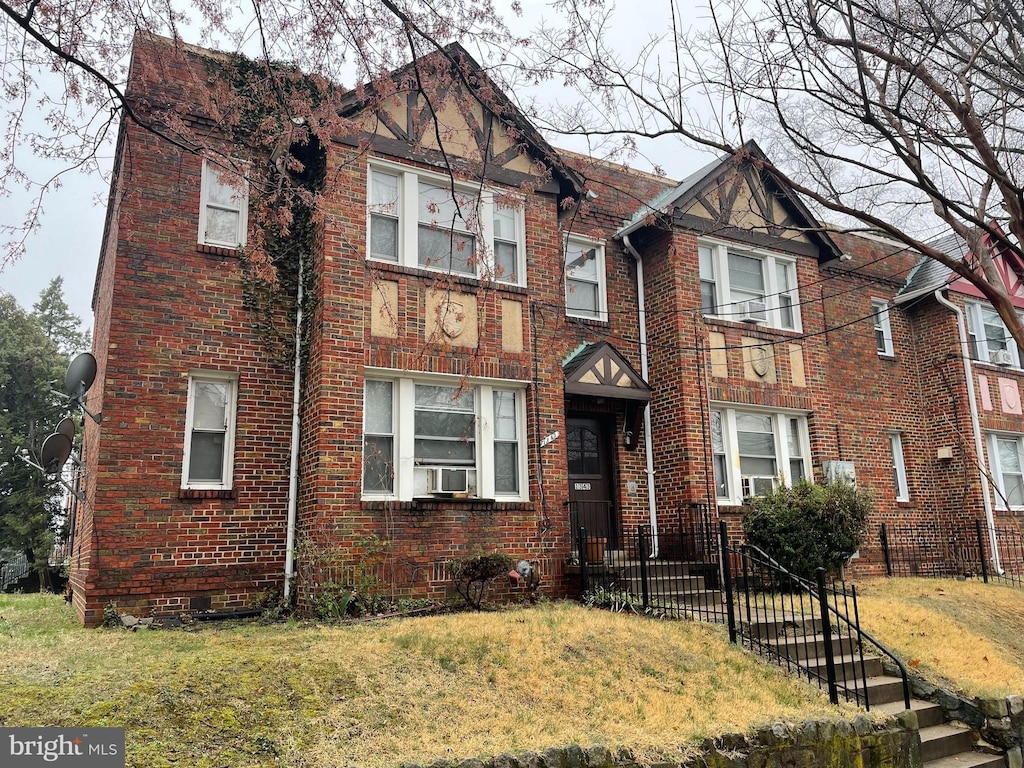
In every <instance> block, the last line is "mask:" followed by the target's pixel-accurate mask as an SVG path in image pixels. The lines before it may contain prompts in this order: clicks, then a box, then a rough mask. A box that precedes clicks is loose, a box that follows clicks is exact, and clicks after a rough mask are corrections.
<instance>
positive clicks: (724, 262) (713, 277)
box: [697, 238, 803, 333]
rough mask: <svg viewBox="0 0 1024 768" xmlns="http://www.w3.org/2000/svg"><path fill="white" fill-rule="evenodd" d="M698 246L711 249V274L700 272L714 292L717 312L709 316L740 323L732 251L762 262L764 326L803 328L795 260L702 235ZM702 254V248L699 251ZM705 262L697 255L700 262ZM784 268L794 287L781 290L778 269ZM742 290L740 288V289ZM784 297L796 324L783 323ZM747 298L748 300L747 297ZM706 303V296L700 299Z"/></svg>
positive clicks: (740, 314)
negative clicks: (733, 285) (731, 277)
mask: <svg viewBox="0 0 1024 768" xmlns="http://www.w3.org/2000/svg"><path fill="white" fill-rule="evenodd" d="M697 246H698V249H699V248H709V249H710V250H711V259H710V261H709V262H708V263H709V264H710V266H711V268H712V274H710V275H708V274H704V273H703V272H702V273H701V275H700V279H701V281H702V282H703V283H706V284H709V285H713V287H714V293H715V311H714V312H705V314H706V316H707V317H713V318H717V319H720V320H730V321H733V322H739V321H740V317H741V316H742V315H743V312H742V310H741V309H740V307H739V306H738V304H737V303H736V301H735V300H734V299H733V297H732V294H733V293H734V291H732V290H731V288H730V284H729V254H735V255H736V256H746V257H748V258H752V259H757V260H758V261H760V262H762V270H761V275H762V277H763V279H764V297H763V300H764V303H765V307H766V322H765V323H764V324H763V325H764V326H765V327H768V328H774V329H777V330H782V331H793V332H797V333H799V332H800V331H801V330H802V327H803V326H802V322H801V317H800V286H799V280H798V278H797V268H796V266H797V264H796V259H794V258H792V257H789V256H784V255H782V254H778V253H774V252H773V251H766V250H763V249H759V248H750V247H747V246H740V245H737V244H735V243H727V242H724V241H720V240H712V239H706V238H701V239H700V240H699V241H698V243H697ZM698 254H699V251H698ZM701 261H706V260H702V259H699V258H698V262H701ZM780 267H781V268H783V269H784V270H785V271H786V272H787V273H788V275H789V278H790V280H791V281H792V285H793V287H792V288H791V289H789V290H788V291H783V290H781V286H780V285H779V280H778V269H779V268H780ZM739 290H740V289H737V291H739ZM782 296H786V297H787V298H788V300H789V305H788V308H789V309H791V310H792V312H793V324H792V326H791V327H789V326H786V325H784V324H783V320H782V318H783V306H782V298H781V297H782ZM744 301H745V300H744ZM701 303H702V304H703V303H704V301H703V297H702V300H701Z"/></svg>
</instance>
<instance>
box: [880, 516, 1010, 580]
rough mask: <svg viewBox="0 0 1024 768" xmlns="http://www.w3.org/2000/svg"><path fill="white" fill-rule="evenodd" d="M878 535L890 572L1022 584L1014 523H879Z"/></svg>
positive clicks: (974, 521) (973, 521)
mask: <svg viewBox="0 0 1024 768" xmlns="http://www.w3.org/2000/svg"><path fill="white" fill-rule="evenodd" d="M878 539H879V544H880V545H881V548H882V555H883V557H884V558H885V572H886V574H887V575H888V576H922V577H938V578H951V577H953V578H955V577H964V578H975V577H980V578H981V579H982V580H983V581H984V582H985V583H986V584H987V583H988V582H989V581H990V580H992V581H997V582H1000V583H1003V584H1009V585H1013V586H1018V587H1024V532H1022V531H1021V529H1020V528H1019V527H1016V526H1010V525H993V526H991V527H990V526H987V525H986V524H985V523H984V522H982V521H981V520H972V521H967V522H963V523H945V524H943V523H938V522H935V521H929V522H924V523H916V524H908V523H900V524H895V523H882V525H881V527H880V528H879V531H878ZM993 540H994V541H995V547H996V551H995V552H993V549H992V543H993ZM997 555H998V556H997Z"/></svg>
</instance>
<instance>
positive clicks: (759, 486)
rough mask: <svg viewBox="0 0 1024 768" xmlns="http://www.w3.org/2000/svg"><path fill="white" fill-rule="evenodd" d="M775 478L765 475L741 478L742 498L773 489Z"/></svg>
mask: <svg viewBox="0 0 1024 768" xmlns="http://www.w3.org/2000/svg"><path fill="white" fill-rule="evenodd" d="M775 480H776V479H775V478H774V477H767V476H751V477H744V478H743V498H745V499H746V498H750V497H751V496H764V495H766V494H769V493H771V492H772V491H774V490H775Z"/></svg>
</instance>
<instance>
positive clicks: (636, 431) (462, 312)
mask: <svg viewBox="0 0 1024 768" xmlns="http://www.w3.org/2000/svg"><path fill="white" fill-rule="evenodd" d="M232 61H237V59H232V58H230V57H224V56H221V55H218V54H214V53H212V52H208V51H202V50H200V49H195V48H185V47H181V46H177V47H176V46H172V45H171V44H170V43H169V42H168V41H163V40H160V39H155V38H153V39H151V38H144V39H140V40H139V41H138V43H137V46H136V51H135V56H134V58H133V63H132V69H131V74H130V78H129V86H128V89H129V90H128V93H129V97H130V98H131V99H132V100H133V104H136V105H138V106H139V108H145V109H150V110H154V111H156V110H167V112H168V113H173V115H174V116H175V119H176V120H180V121H182V122H183V123H184V124H187V125H188V126H190V128H191V129H192V130H195V131H200V132H207V133H209V134H210V135H211V136H213V137H215V138H216V139H217V140H218V141H220V142H221V143H222V148H223V151H224V153H225V155H228V156H231V155H235V156H238V157H239V158H240V159H241V160H242V161H244V162H247V163H257V162H265V161H266V158H262V156H261V155H260V154H259V152H257V151H255V150H254V148H253V147H252V146H249V145H247V144H246V143H245V141H244V140H243V141H240V140H239V139H238V138H237V136H236V138H234V139H232V138H231V137H230V136H229V135H227V134H222V133H217V131H218V128H217V124H216V122H215V121H214V120H213V119H212V114H213V112H214V111H215V105H214V104H213V103H212V102H211V99H210V98H209V95H208V92H209V91H215V90H216V89H217V88H219V87H220V83H219V81H218V78H222V77H223V72H224V67H225V66H226V62H228V63H230V62H232ZM421 67H427V68H429V67H433V69H432V70H429V71H430V73H431V75H432V78H431V79H432V81H433V82H435V83H440V86H439V87H438V88H437V90H436V94H435V95H437V94H440V96H439V97H438V98H437V99H435V100H434V101H432V102H430V103H429V104H428V103H427V101H426V100H425V98H424V96H423V94H420V93H418V92H417V91H416V90H415V89H414V88H413V87H412V86H411V85H408V84H407V87H406V88H405V89H404V90H403V89H402V88H398V89H397V91H396V93H394V94H389V95H387V96H386V97H382V98H380V99H377V100H372V99H368V98H367V97H366V96H365V94H359V95H358V96H357V95H356V94H352V95H351V96H350V98H348V99H346V100H345V101H344V102H343V105H342V112H343V114H344V116H345V117H346V118H347V119H348V121H349V122H348V124H349V125H350V126H351V130H350V131H349V132H347V133H344V134H341V135H332V136H331V137H330V140H329V141H325V142H322V144H319V145H317V147H316V148H315V152H314V154H316V158H314V159H315V160H316V163H317V164H318V165H319V167H320V170H321V176H320V178H321V179H322V181H320V182H319V184H320V187H319V216H318V217H316V218H315V219H314V220H313V221H314V222H315V223H314V225H313V226H312V230H311V231H312V235H311V237H310V240H309V243H310V244H311V248H310V249H309V253H308V254H307V257H306V261H305V262H304V264H303V269H302V270H301V271H300V272H299V273H298V274H296V273H295V272H294V270H293V271H289V270H288V269H284V268H282V278H281V286H282V288H281V290H280V291H279V293H277V294H275V295H276V296H277V297H278V299H277V300H276V301H275V302H271V303H270V305H269V306H264V307H263V308H262V310H260V309H258V308H257V304H258V302H255V301H254V296H253V290H254V289H253V280H252V278H251V276H250V275H249V274H248V273H247V271H246V265H245V250H244V245H245V243H246V241H247V237H250V233H251V231H252V228H253V227H254V226H255V224H254V223H253V222H250V221H248V219H249V212H250V197H252V196H253V195H254V194H255V193H254V192H253V191H252V190H249V189H248V188H247V186H246V184H245V182H244V181H238V180H237V179H238V178H240V177H230V174H225V173H224V172H223V171H222V170H221V169H220V168H219V167H218V165H217V164H216V163H215V162H214V161H213V160H211V159H210V158H209V157H207V158H206V159H204V157H203V156H202V155H200V154H196V153H193V152H190V151H188V150H187V148H183V147H181V146H177V145H176V144H175V143H173V142H169V141H167V140H166V139H165V138H162V137H160V136H157V135H155V134H153V133H150V132H146V131H143V130H142V129H140V128H139V127H137V126H135V125H134V124H132V123H129V122H125V123H124V124H123V125H122V129H121V135H120V138H119V142H118V152H117V159H116V164H115V177H114V180H113V182H112V186H111V196H110V204H109V207H108V213H107V225H106V232H105V238H104V243H103V248H102V252H101V257H100V263H99V268H98V272H97V277H96V288H95V294H94V310H95V314H96V329H95V332H94V350H95V354H96V358H97V361H98V367H99V376H98V377H97V381H96V384H95V386H94V388H93V389H92V390H91V391H90V393H89V397H90V405H91V407H92V408H94V409H95V410H102V411H103V413H104V421H103V423H102V425H101V426H100V425H96V424H87V430H86V435H85V439H84V448H83V460H84V463H85V466H86V469H87V472H86V475H85V482H84V486H85V494H86V502H85V503H83V504H81V505H79V508H78V510H77V520H76V527H75V541H74V543H73V552H72V560H71V582H70V584H71V589H72V592H73V602H74V605H75V608H76V610H77V612H78V614H79V616H80V617H81V619H82V620H83V621H84V622H85V623H86V624H96V623H98V622H99V621H100V620H101V619H102V614H103V608H104V606H105V605H107V604H108V603H110V602H114V603H116V604H117V606H118V608H119V609H122V610H131V611H135V612H145V611H156V612H172V611H199V610H217V611H235V610H240V609H243V608H246V607H250V606H252V605H253V604H254V603H255V602H256V601H258V600H259V599H261V596H263V595H267V594H270V593H273V592H275V591H279V590H284V591H285V592H290V593H293V594H294V596H296V597H297V599H298V600H299V601H300V603H303V602H304V603H305V604H306V605H310V604H312V603H315V601H316V599H317V596H318V594H320V593H321V592H320V591H321V590H322V589H323V588H324V585H326V584H342V585H346V586H358V585H360V584H363V585H371V586H372V588H373V589H377V590H382V591H386V592H387V594H388V595H389V596H391V597H401V596H416V597H424V596H442V595H444V594H446V592H447V590H448V589H449V578H448V576H447V570H446V564H447V563H448V561H450V560H451V559H453V558H457V557H460V556H464V555H466V554H468V553H470V552H473V551H474V550H476V549H491V548H493V547H500V548H501V549H503V550H504V551H507V552H509V553H510V554H512V555H514V556H516V557H521V558H524V559H528V560H531V561H533V562H534V563H535V564H536V566H537V567H538V568H539V570H540V572H541V574H542V576H543V579H544V581H545V584H546V587H547V590H548V591H549V592H551V593H553V594H570V593H572V591H573V589H574V588H575V582H574V580H573V577H572V576H571V573H570V572H571V569H568V568H567V567H566V564H567V563H569V562H570V561H571V560H572V558H573V556H574V544H573V533H572V532H573V529H574V528H575V527H576V526H577V525H580V524H584V523H585V524H586V525H587V526H588V527H589V529H590V530H591V531H597V532H599V533H604V534H606V536H607V538H610V539H614V538H615V536H616V535H617V533H616V532H617V531H619V530H620V529H621V528H623V527H629V526H635V525H637V524H641V523H647V524H650V525H651V526H652V528H653V529H654V530H655V531H656V532H657V531H659V530H668V529H669V528H671V526H673V525H676V526H678V525H681V523H680V522H679V521H680V519H681V517H680V516H681V515H684V514H685V515H689V514H691V513H692V512H693V510H696V509H700V510H704V511H706V514H708V515H710V516H711V517H714V518H721V519H725V520H727V521H728V522H729V524H730V527H731V529H732V530H734V531H738V530H739V524H740V520H741V518H742V512H743V509H744V507H743V500H744V498H746V497H748V496H749V495H751V494H757V493H760V492H763V491H764V490H765V489H766V488H768V487H771V486H772V485H774V484H775V483H777V482H780V481H782V482H791V481H793V480H795V479H798V478H800V477H813V478H815V479H819V480H820V479H822V478H823V477H826V476H831V475H833V474H837V473H838V474H849V473H851V472H853V473H855V475H856V478H857V480H858V482H859V483H862V484H863V485H865V486H866V487H868V488H870V489H872V490H873V491H874V492H875V494H876V502H877V503H876V507H877V511H876V515H877V520H876V521H874V522H878V521H882V520H886V519H892V520H906V519H920V520H928V519H938V518H942V519H946V518H949V517H951V516H956V515H966V516H970V517H972V518H973V517H977V516H979V515H982V514H984V504H985V503H986V502H984V501H983V498H984V495H985V494H984V493H983V491H982V488H983V485H982V482H981V475H980V474H979V473H978V472H977V471H973V470H972V469H971V466H970V465H971V461H972V459H971V457H972V456H973V455H974V454H973V452H972V449H971V446H970V445H967V444H965V443H963V441H962V440H961V439H960V437H961V436H962V435H967V434H971V432H970V413H971V411H970V409H969V407H968V404H967V397H966V392H967V386H966V382H967V381H968V380H972V379H971V378H970V377H971V375H972V374H971V366H970V365H969V364H968V365H967V366H964V365H961V363H962V362H963V360H962V359H961V358H962V356H960V355H958V354H957V353H956V350H957V349H958V344H959V341H958V336H957V333H958V332H957V315H956V313H955V312H954V311H951V310H950V309H948V308H946V307H945V306H943V305H942V303H941V301H942V300H940V299H938V298H935V297H934V296H933V295H932V294H928V296H926V295H925V294H924V293H923V292H922V291H923V290H924V289H925V288H928V289H929V290H934V289H933V288H932V285H933V283H934V284H936V285H938V284H939V283H935V282H934V280H932V278H936V279H939V278H940V277H941V276H937V275H934V274H933V273H932V271H930V270H929V265H928V264H922V265H919V264H918V262H919V257H918V256H917V255H916V254H913V253H908V252H906V251H904V250H902V249H900V248H899V247H898V246H896V245H894V244H892V243H888V242H885V241H882V240H878V239H870V238H865V237H854V236H851V235H843V234H840V233H837V232H833V231H830V230H829V229H828V228H827V227H824V226H822V225H821V224H820V222H818V221H817V220H816V219H815V217H814V216H813V214H812V213H811V212H810V211H809V210H808V209H807V208H806V207H805V206H804V205H803V204H802V203H801V202H800V201H799V200H798V199H797V198H796V197H795V195H793V194H791V193H789V192H788V191H787V190H786V189H785V188H784V187H782V186H781V185H780V184H779V183H778V181H777V180H776V179H774V178H773V177H771V176H770V175H768V174H766V173H765V172H763V171H761V170H758V163H757V160H758V159H759V157H760V151H759V150H758V149H757V147H756V146H753V145H750V146H748V147H746V148H745V149H746V152H747V156H746V157H745V158H741V159H739V160H734V159H732V158H730V159H727V160H722V161H716V162H714V163H711V164H709V165H708V166H706V167H705V168H702V169H701V170H699V171H698V172H696V173H695V174H693V175H692V176H691V177H689V178H688V179H686V180H684V181H682V182H681V183H674V182H672V181H669V180H666V179H663V178H660V177H657V176H653V175H649V174H644V173H640V172H636V171H632V170H629V169H626V168H624V167H621V166H616V165H613V164H609V163H604V162H600V161H596V160H593V159H591V158H588V157H584V156H580V155H576V154H573V153H567V152H560V151H557V150H555V149H554V148H552V147H551V146H549V145H548V144H547V143H546V142H545V141H544V139H543V138H542V137H541V136H540V134H539V133H538V132H537V131H536V130H535V129H533V128H532V126H530V125H529V123H528V122H527V121H526V120H525V118H524V117H523V116H522V115H521V114H520V113H519V112H518V111H517V110H515V109H514V108H513V107H512V105H511V104H510V103H509V102H508V101H507V100H506V99H505V98H504V97H502V96H501V95H500V93H498V94H497V95H495V89H494V88H493V84H491V83H489V81H487V80H486V77H485V76H484V75H483V73H482V72H481V70H480V69H479V67H477V66H476V64H475V63H474V62H473V61H472V59H471V58H470V57H469V56H468V55H467V54H466V53H465V51H463V50H462V49H461V48H459V47H458V46H452V47H450V48H449V49H448V50H447V53H446V56H435V57H434V59H433V60H432V62H431V61H426V62H421ZM402 82H406V81H405V80H402V79H401V78H396V83H399V84H400V83H402ZM485 92H486V94H487V98H486V99H484V97H483V96H478V95H479V94H482V93H485ZM431 115H433V116H434V118H435V119H429V118H430V116H431ZM425 116H426V118H425ZM167 124H173V123H172V122H171V121H169V120H168V121H167ZM311 151H312V150H311ZM311 157H312V156H311ZM243 167H244V166H243ZM233 179H234V180H233ZM1008 274H1012V271H1010V272H1008ZM946 277H948V276H946ZM940 282H941V280H940ZM299 283H301V284H302V285H303V286H304V289H305V292H306V293H305V298H304V301H303V302H302V307H303V312H302V313H301V320H300V317H299V316H298V314H297V313H296V307H297V305H298V302H297V301H296V300H295V298H294V297H295V291H296V290H297V285H298V284H299ZM942 284H943V285H945V289H946V292H947V294H948V295H949V296H950V298H951V300H952V303H953V304H954V306H956V307H958V308H959V309H960V311H961V312H966V317H967V321H966V322H968V323H973V325H970V326H969V327H970V328H971V329H973V330H972V331H971V333H973V334H974V336H973V337H972V338H973V339H974V340H975V341H974V346H973V347H972V349H974V350H975V351H976V352H977V354H980V355H982V356H983V360H982V362H981V364H980V365H978V366H977V368H978V372H976V373H977V375H976V376H975V377H974V379H973V381H974V382H975V383H976V384H977V385H978V387H979V394H978V401H979V403H981V406H980V408H981V410H980V413H981V418H982V424H983V426H982V429H983V430H984V431H985V434H986V435H987V437H985V439H986V440H988V443H987V445H988V447H989V450H993V451H994V450H999V451H1003V453H1004V454H1006V455H1007V456H1009V448H1010V446H1011V445H1012V444H1015V445H1017V446H1018V452H1019V453H1024V446H1021V440H1022V438H1021V434H1020V433H1022V432H1024V424H1022V423H1021V421H1020V404H1019V400H1018V401H1016V403H1017V404H1016V406H1012V404H1009V400H1008V399H1007V398H1009V396H1010V394H1011V390H1012V391H1017V389H1018V378H1019V376H1018V374H1019V369H1020V363H1021V358H1019V357H1016V358H1012V360H1011V362H1012V369H1011V370H1010V372H1008V369H1007V368H1005V367H1002V366H1003V362H1002V360H1003V358H1002V357H1001V356H1000V357H999V358H998V361H996V362H995V363H994V364H990V361H992V360H994V358H992V357H991V356H990V355H989V353H990V351H994V350H995V347H997V346H999V345H998V343H997V341H996V339H995V336H994V335H986V334H987V331H988V329H989V328H990V327H991V322H992V321H991V317H990V316H989V315H987V314H985V310H984V307H983V306H982V305H980V304H978V303H977V302H975V299H974V298H973V297H972V296H971V295H970V293H969V291H967V290H966V289H964V288H963V286H961V285H960V284H959V283H956V282H953V283H948V281H947V282H946V283H942ZM929 296H930V297H931V298H929ZM1022 305H1024V304H1022ZM261 312H266V313H269V320H267V319H266V317H264V316H263V315H261ZM268 322H269V323H270V324H271V325H274V326H275V327H278V328H280V327H284V328H289V327H298V328H299V332H300V333H301V334H302V339H303V341H302V349H303V354H302V356H301V358H300V371H301V376H300V377H299V388H298V397H297V398H296V397H295V396H294V393H295V382H296V369H295V368H294V366H293V365H292V361H291V358H290V355H289V354H287V352H286V353H284V354H282V353H281V348H280V347H281V345H280V343H279V344H277V345H276V346H275V344H274V343H271V341H269V340H268V335H267V333H266V332H265V330H266V324H267V323H268ZM965 327H966V326H965ZM982 329H984V331H983V330H982ZM278 341H280V339H278ZM286 341H287V340H286ZM986 345H989V346H992V347H993V350H989V349H988V347H987V346H986ZM284 346H285V349H286V350H287V343H285V345H284ZM1006 348H1007V349H1009V350H1010V354H1011V355H1016V354H1017V353H1016V349H1015V347H1013V346H1012V342H1009V343H1008V344H1007V345H1006ZM1002 349H1003V347H1001V346H999V350H1002ZM950 355H953V358H955V359H953V358H950ZM984 356H988V357H987V358H986V357H984ZM995 365H998V366H1000V367H998V368H996V367H994V366H995ZM965 369H966V370H965ZM1007 382H1010V383H1007ZM986 388H988V389H986ZM989 390H991V391H989ZM985 392H988V394H987V395H986V394H985ZM993 392H998V393H999V394H998V395H994V394H992V393H993ZM1004 395H1005V396H1004ZM1008 407H1009V408H1010V410H1007V408H1008ZM1013 407H1015V408H1016V411H1014V410H1013ZM296 420H297V424H298V429H297V430H296V429H294V427H293V425H294V424H295V423H296ZM295 435H297V436H298V437H297V441H296V440H295V437H294V436H295ZM1014 441H1016V442H1014ZM937 447H938V448H942V449H945V448H947V447H948V448H950V449H951V450H950V451H949V453H950V456H949V457H946V451H943V452H942V453H937ZM1007 461H1008V459H1007ZM1021 466H1024V463H1022V464H1021ZM1017 471H1018V472H1019V467H1018V468H1017ZM996 478H997V482H998V483H1002V484H1003V485H1002V486H1001V487H1004V488H1010V489H1011V490H1010V493H1009V494H1008V495H1009V496H1010V499H1011V503H1010V506H1011V507H1013V506H1016V504H1015V503H1014V502H1015V501H1016V500H1018V496H1019V495H1021V491H1020V479H1019V478H1020V475H1019V474H1014V467H1013V466H1010V464H1009V463H1006V462H1004V463H1003V464H1001V465H1000V470H999V473H998V474H997V475H996ZM1015 494H1016V495H1015ZM1019 501H1020V503H1021V504H1024V498H1021V499H1019ZM613 545H614V544H613ZM861 554H862V559H861V562H862V567H863V568H864V569H865V570H877V569H878V568H879V563H880V559H879V554H878V548H877V543H870V544H866V545H865V547H864V549H863V551H862V553H861ZM286 574H288V577H287V578H286ZM509 589H513V591H514V588H511V587H510V588H509Z"/></svg>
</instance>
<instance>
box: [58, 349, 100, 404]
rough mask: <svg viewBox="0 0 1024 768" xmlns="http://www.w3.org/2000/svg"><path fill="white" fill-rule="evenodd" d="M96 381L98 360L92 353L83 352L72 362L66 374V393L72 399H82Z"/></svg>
mask: <svg viewBox="0 0 1024 768" xmlns="http://www.w3.org/2000/svg"><path fill="white" fill-rule="evenodd" d="M95 380H96V358H95V357H93V356H92V353H91V352H83V353H82V354H80V355H78V356H77V357H76V358H75V359H74V360H72V361H71V365H69V366H68V372H67V373H66V374H64V391H65V392H67V393H68V394H69V395H70V396H71V398H72V399H77V398H80V397H81V396H82V395H84V394H85V393H86V392H88V391H89V387H91V386H92V383H93V382H94V381H95Z"/></svg>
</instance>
